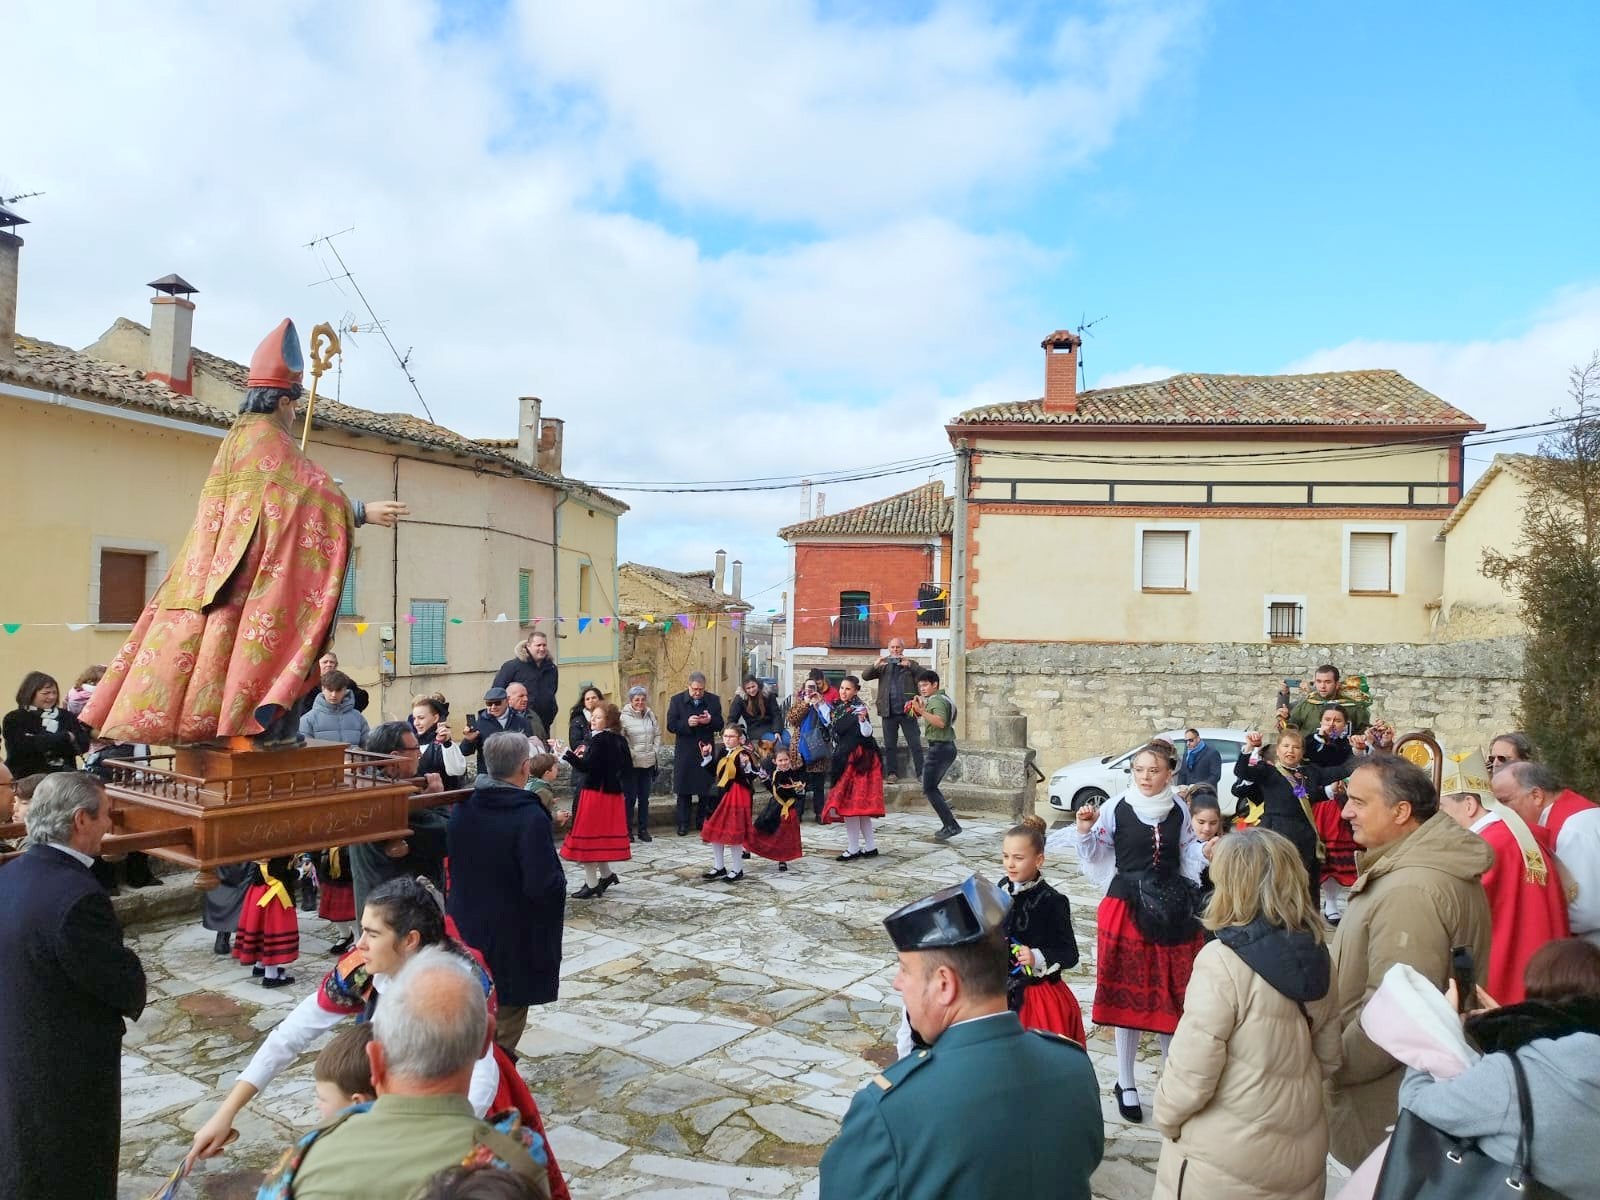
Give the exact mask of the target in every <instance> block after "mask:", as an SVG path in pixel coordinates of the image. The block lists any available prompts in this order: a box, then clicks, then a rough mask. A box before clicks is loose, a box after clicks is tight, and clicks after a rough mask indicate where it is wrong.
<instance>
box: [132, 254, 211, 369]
mask: <svg viewBox="0 0 1600 1200" xmlns="http://www.w3.org/2000/svg"><path fill="white" fill-rule="evenodd" d="M145 286H146V287H151V288H154V289H155V291H156V294H155V295H154V296H151V297H150V361H149V365H148V366H147V367H146V368H145V372H144V377H145V378H146V379H149V380H152V381H153V382H155V383H164V384H166V385H167V386H168V387H169V388H171V389H172V390H173V391H175V392H177V393H178V394H179V395H183V396H192V395H194V301H193V300H191V299H189V297H190V296H193V295H196V294H198V293H199V290H200V289H199V288H197V287H195V286H194V284H192V283H190V282H189V281H188V280H186V279H184V278H183V276H181V275H176V274H173V275H165V276H163V277H162V278H160V279H157V280H154V281H153V282H151V283H149V284H146V285H145Z"/></svg>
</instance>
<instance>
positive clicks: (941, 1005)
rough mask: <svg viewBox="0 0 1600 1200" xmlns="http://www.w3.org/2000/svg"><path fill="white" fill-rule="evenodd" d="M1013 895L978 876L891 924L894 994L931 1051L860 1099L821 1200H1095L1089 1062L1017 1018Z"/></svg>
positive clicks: (1095, 1099)
mask: <svg viewBox="0 0 1600 1200" xmlns="http://www.w3.org/2000/svg"><path fill="white" fill-rule="evenodd" d="M1010 906H1011V900H1010V897H1009V896H1007V895H1006V894H1005V893H1004V892H1002V891H1001V890H1000V889H999V888H997V887H995V886H994V885H993V884H992V883H990V882H989V881H988V880H986V879H985V878H984V877H983V876H982V875H973V876H971V877H970V878H968V879H967V881H966V882H965V883H961V884H957V885H956V886H954V887H948V888H945V889H943V890H942V891H938V892H935V893H934V894H933V895H931V896H929V897H927V898H926V899H923V900H918V901H915V902H913V903H911V904H908V905H907V906H906V907H904V908H902V909H900V910H899V911H897V912H895V913H892V914H891V915H890V916H889V917H888V918H887V919H885V921H884V926H885V927H886V928H887V929H888V931H889V936H890V938H891V939H892V940H893V941H894V944H895V949H896V950H898V951H899V954H900V973H899V974H898V975H897V976H896V977H895V982H894V986H895V990H896V991H898V992H899V993H900V995H901V997H902V998H903V999H904V1001H905V1005H906V1013H907V1015H908V1016H909V1017H910V1020H911V1025H912V1029H913V1030H914V1031H916V1035H917V1037H918V1038H919V1039H920V1040H922V1041H923V1042H924V1043H926V1045H925V1048H923V1049H919V1050H913V1051H912V1052H911V1053H910V1054H909V1055H908V1056H906V1057H905V1058H903V1059H901V1060H900V1061H899V1062H897V1063H895V1064H894V1065H893V1066H891V1067H889V1068H887V1069H886V1070H885V1071H884V1072H883V1073H882V1074H881V1075H878V1076H876V1077H874V1078H873V1080H872V1082H870V1083H869V1084H867V1085H866V1086H865V1087H863V1088H862V1089H861V1090H860V1091H859V1092H857V1093H856V1095H855V1099H854V1100H852V1101H851V1103H850V1111H849V1112H847V1113H846V1114H845V1118H844V1124H843V1126H842V1127H841V1128H840V1130H839V1136H838V1137H837V1138H835V1139H834V1141H833V1145H831V1146H829V1147H828V1152H827V1153H826V1154H825V1155H824V1156H823V1158H822V1190H821V1200H891V1198H892V1200H948V1198H949V1197H952V1196H1050V1197H1059V1198H1061V1200H1089V1195H1090V1193H1089V1176H1090V1175H1091V1174H1092V1173H1093V1172H1094V1169H1095V1168H1096V1167H1097V1166H1099V1164H1100V1159H1101V1156H1102V1155H1103V1153H1104V1150H1105V1122H1104V1119H1103V1118H1102V1116H1101V1113H1100V1101H1099V1085H1098V1084H1097V1083H1096V1082H1095V1076H1094V1069H1093V1068H1092V1067H1091V1066H1090V1065H1089V1056H1088V1055H1087V1054H1086V1053H1085V1052H1084V1050H1083V1048H1082V1047H1081V1046H1079V1045H1078V1044H1077V1043H1076V1042H1072V1041H1068V1040H1067V1039H1066V1038H1063V1037H1058V1036H1056V1035H1055V1034H1049V1033H1038V1032H1025V1031H1024V1030H1023V1028H1022V1023H1021V1022H1020V1021H1018V1020H1017V1017H1016V1014H1015V1013H1012V1012H1010V1011H1009V1010H1008V1009H1007V1008H1006V977H1007V973H1008V971H1009V969H1010V962H1011V955H1010V949H1009V944H1008V943H1007V941H1006V938H1005V919H1006V913H1007V911H1008V910H1009V908H1010Z"/></svg>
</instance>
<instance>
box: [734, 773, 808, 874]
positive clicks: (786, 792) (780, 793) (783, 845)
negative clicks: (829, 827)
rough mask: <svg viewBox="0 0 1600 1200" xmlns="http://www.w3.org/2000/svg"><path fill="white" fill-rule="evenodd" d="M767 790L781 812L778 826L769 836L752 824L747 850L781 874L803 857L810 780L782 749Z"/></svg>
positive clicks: (772, 802)
mask: <svg viewBox="0 0 1600 1200" xmlns="http://www.w3.org/2000/svg"><path fill="white" fill-rule="evenodd" d="M767 786H768V788H770V789H771V791H772V800H771V802H770V803H771V804H773V805H775V806H776V807H777V810H778V824H777V825H776V826H775V827H774V828H773V829H772V830H771V832H768V831H766V830H765V829H763V828H761V826H760V825H756V824H755V823H754V822H752V828H751V833H750V840H749V842H747V843H746V844H745V849H746V850H748V851H750V853H751V854H758V855H760V856H761V857H762V858H765V859H767V860H768V861H770V862H775V863H777V864H778V870H780V871H787V870H788V869H789V864H790V863H792V862H794V860H795V859H797V858H799V857H800V853H801V851H800V813H801V811H802V810H803V809H804V808H805V802H806V777H805V773H804V772H802V771H796V770H794V767H793V760H792V759H791V758H790V757H789V752H788V751H787V750H785V749H783V748H782V747H779V748H778V751H777V753H776V754H774V755H773V756H772V771H771V774H770V777H769V779H768V782H767ZM769 819H770V818H769ZM762 824H765V822H762Z"/></svg>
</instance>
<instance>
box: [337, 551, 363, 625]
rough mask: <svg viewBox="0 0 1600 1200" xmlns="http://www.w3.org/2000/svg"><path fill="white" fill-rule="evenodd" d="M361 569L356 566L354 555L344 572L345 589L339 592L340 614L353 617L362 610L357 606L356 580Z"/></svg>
mask: <svg viewBox="0 0 1600 1200" xmlns="http://www.w3.org/2000/svg"><path fill="white" fill-rule="evenodd" d="M358 575H360V571H359V570H358V569H357V568H356V560H355V557H354V556H353V555H352V556H351V559H350V565H349V566H348V567H346V568H345V572H344V589H343V590H342V591H341V592H340V593H339V615H340V616H341V617H353V616H355V615H356V614H357V613H358V612H359V611H360V610H359V609H357V608H356V582H357V576H358Z"/></svg>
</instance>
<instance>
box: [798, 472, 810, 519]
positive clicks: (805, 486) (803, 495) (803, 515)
mask: <svg viewBox="0 0 1600 1200" xmlns="http://www.w3.org/2000/svg"><path fill="white" fill-rule="evenodd" d="M800 519H801V520H802V521H809V520H810V519H811V480H809V479H802V480H801V481H800Z"/></svg>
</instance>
